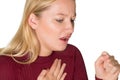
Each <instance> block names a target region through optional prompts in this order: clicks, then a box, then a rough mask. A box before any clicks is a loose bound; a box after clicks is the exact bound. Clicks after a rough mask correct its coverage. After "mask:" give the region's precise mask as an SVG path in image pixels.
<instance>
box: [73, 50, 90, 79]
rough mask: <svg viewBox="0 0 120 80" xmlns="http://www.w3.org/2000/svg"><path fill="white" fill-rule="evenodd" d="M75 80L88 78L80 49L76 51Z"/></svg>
mask: <svg viewBox="0 0 120 80" xmlns="http://www.w3.org/2000/svg"><path fill="white" fill-rule="evenodd" d="M74 80H88V77H87V72H86V68H85V64H84V60H83V57H82V55H81V53H80V51H79V50H76V52H75V72H74Z"/></svg>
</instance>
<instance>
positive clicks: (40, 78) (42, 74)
mask: <svg viewBox="0 0 120 80" xmlns="http://www.w3.org/2000/svg"><path fill="white" fill-rule="evenodd" d="M46 74H47V70H42V71H41V73H40V75H39V76H38V78H37V80H43V78H44V77H45V76H46Z"/></svg>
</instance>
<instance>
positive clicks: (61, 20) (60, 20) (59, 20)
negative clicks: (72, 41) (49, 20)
mask: <svg viewBox="0 0 120 80" xmlns="http://www.w3.org/2000/svg"><path fill="white" fill-rule="evenodd" d="M56 21H57V22H59V23H62V22H63V21H64V20H63V19H56Z"/></svg>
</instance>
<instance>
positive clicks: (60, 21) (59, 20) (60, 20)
mask: <svg viewBox="0 0 120 80" xmlns="http://www.w3.org/2000/svg"><path fill="white" fill-rule="evenodd" d="M56 21H57V22H59V23H62V22H63V21H64V19H56ZM70 21H71V22H72V23H74V22H75V20H74V19H71V20H70Z"/></svg>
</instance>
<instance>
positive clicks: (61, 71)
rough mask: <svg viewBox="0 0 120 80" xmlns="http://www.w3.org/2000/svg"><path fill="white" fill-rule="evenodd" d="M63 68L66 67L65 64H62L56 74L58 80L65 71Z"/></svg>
mask: <svg viewBox="0 0 120 80" xmlns="http://www.w3.org/2000/svg"><path fill="white" fill-rule="evenodd" d="M65 67H66V64H65V63H63V64H62V67H61V69H60V72H59V74H58V77H57V79H58V80H59V79H60V78H61V77H62V75H63V73H64V70H65Z"/></svg>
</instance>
